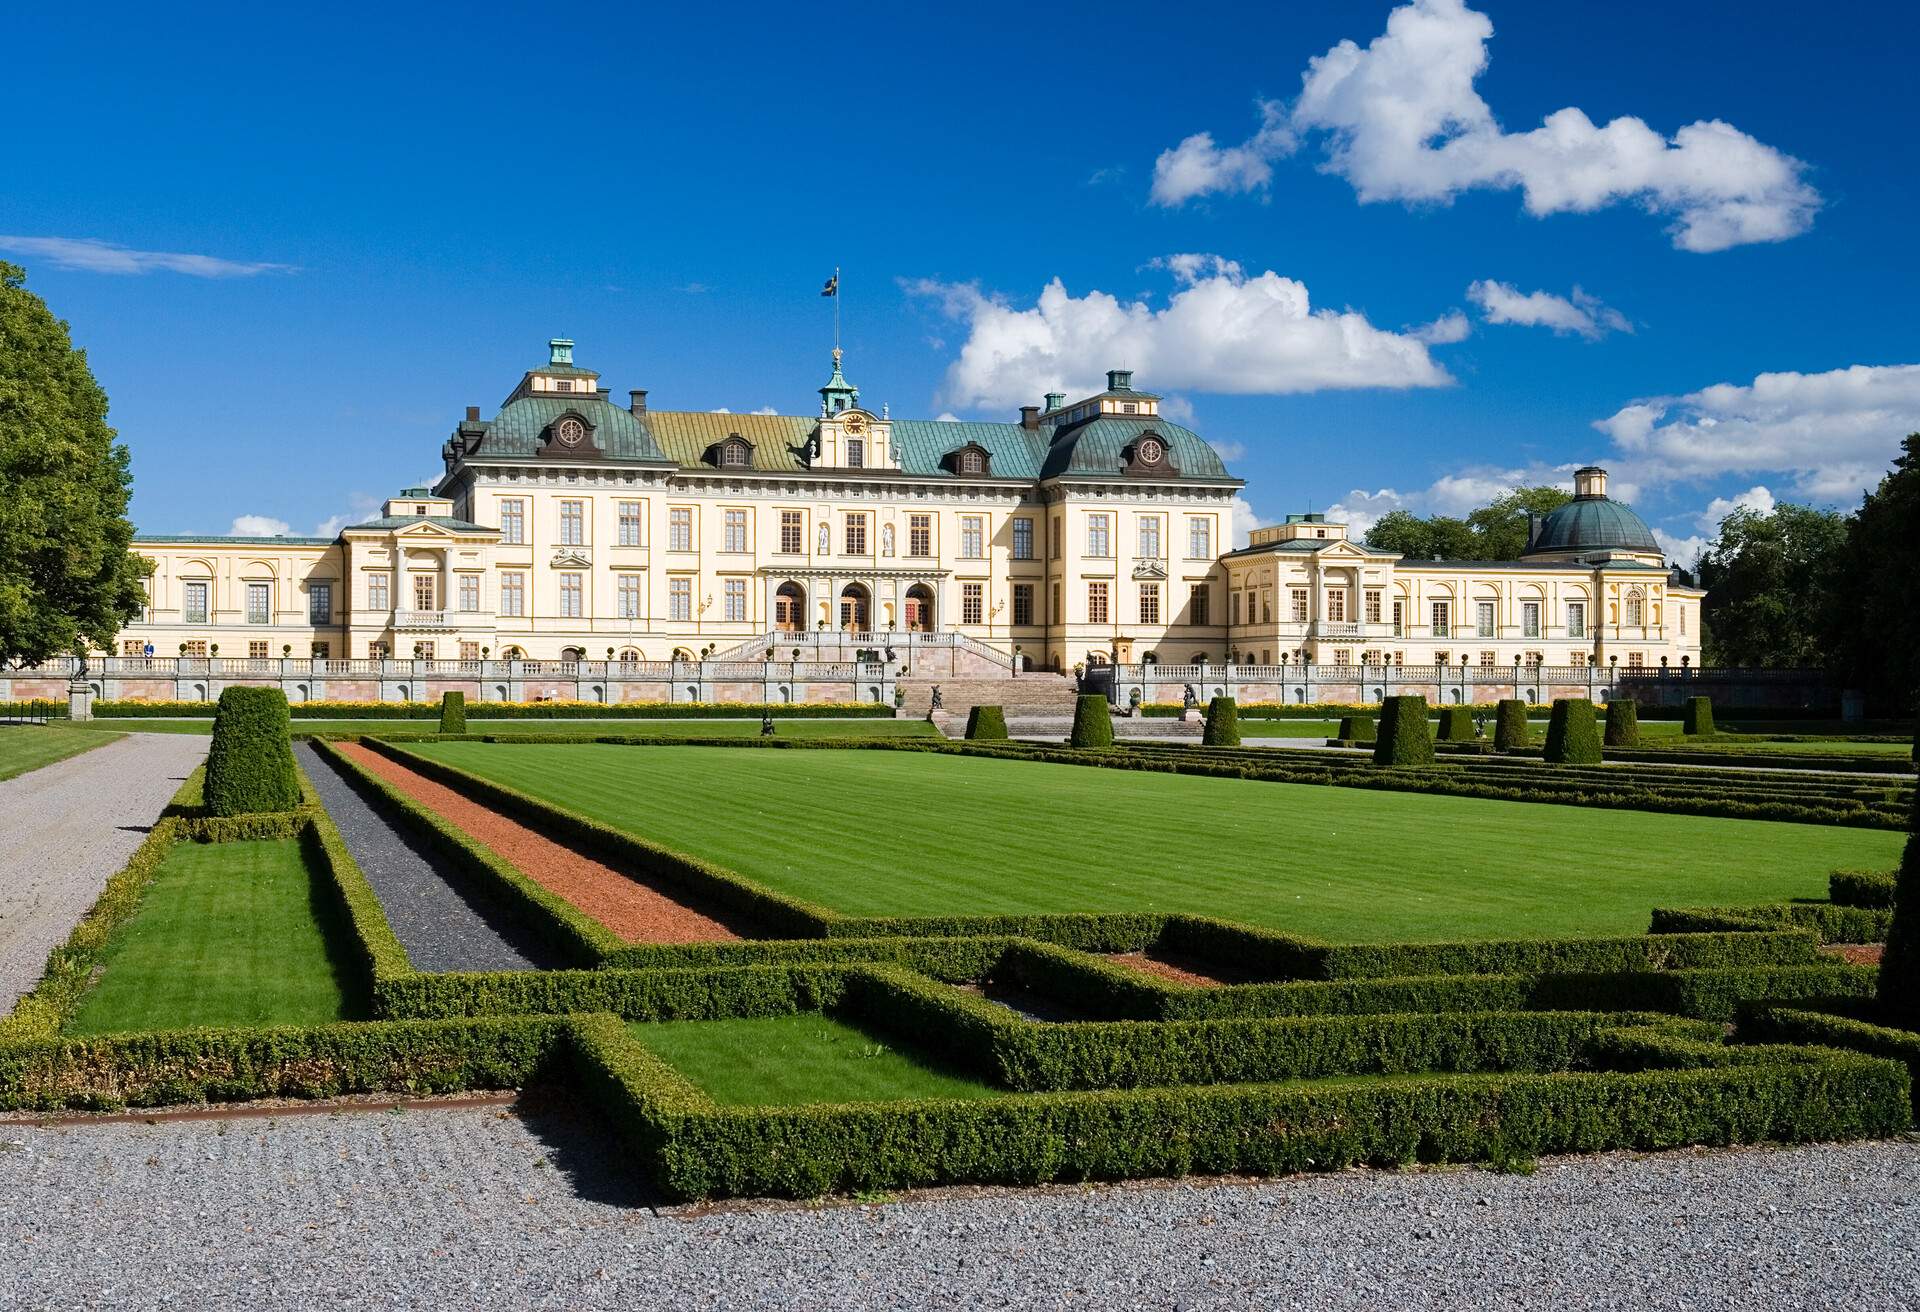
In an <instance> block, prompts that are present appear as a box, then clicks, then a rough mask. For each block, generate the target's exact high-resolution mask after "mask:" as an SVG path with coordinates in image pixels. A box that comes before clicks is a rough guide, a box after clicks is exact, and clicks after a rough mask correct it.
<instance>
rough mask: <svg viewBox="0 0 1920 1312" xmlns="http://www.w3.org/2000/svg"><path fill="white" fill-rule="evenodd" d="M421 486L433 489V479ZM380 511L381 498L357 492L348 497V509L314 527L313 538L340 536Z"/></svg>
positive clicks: (422, 482) (421, 483) (421, 481)
mask: <svg viewBox="0 0 1920 1312" xmlns="http://www.w3.org/2000/svg"><path fill="white" fill-rule="evenodd" d="M419 486H422V487H432V486H433V480H432V479H422V480H420V483H419ZM379 509H380V498H379V497H376V496H373V495H371V494H370V493H366V492H355V493H353V494H351V495H350V496H348V497H347V509H346V510H345V511H343V512H341V513H340V514H337V515H329V516H327V517H326V518H325V519H323V520H321V521H320V522H319V523H318V524H316V525H314V528H313V536H315V537H317V538H330V537H334V536H336V535H338V533H339V532H340V530H341V529H343V528H345V527H346V526H347V525H349V524H358V523H360V522H361V521H362V520H368V519H372V518H373V517H374V515H375V514H376V513H377V512H378V511H379Z"/></svg>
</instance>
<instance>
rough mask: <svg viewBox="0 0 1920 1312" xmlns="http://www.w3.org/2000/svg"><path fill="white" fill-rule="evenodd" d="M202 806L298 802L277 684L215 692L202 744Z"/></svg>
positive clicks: (233, 811) (252, 810)
mask: <svg viewBox="0 0 1920 1312" xmlns="http://www.w3.org/2000/svg"><path fill="white" fill-rule="evenodd" d="M206 799H207V802H206V804H207V810H208V812H209V813H211V814H213V815H217V816H234V815H256V814H260V813H263V812H269V811H291V810H293V809H294V808H295V807H296V806H298V805H300V782H299V774H298V771H297V770H296V769H295V767H294V764H293V742H292V738H291V737H290V736H289V729H288V724H287V698H286V695H285V694H284V693H282V692H281V691H280V690H279V689H278V688H250V687H233V688H228V689H227V690H226V691H224V692H222V693H221V694H220V711H219V713H218V714H217V715H215V716H214V718H213V741H212V743H211V744H210V745H209V747H208V749H207V783H206Z"/></svg>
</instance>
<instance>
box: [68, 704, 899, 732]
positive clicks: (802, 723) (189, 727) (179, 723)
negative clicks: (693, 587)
mask: <svg viewBox="0 0 1920 1312" xmlns="http://www.w3.org/2000/svg"><path fill="white" fill-rule="evenodd" d="M293 711H294V720H293V732H294V736H295V737H298V736H299V735H301V734H308V733H376V734H377V733H407V734H413V733H437V732H439V729H440V721H439V720H438V719H437V718H436V719H431V720H302V719H300V718H299V713H300V708H299V707H297V706H296V707H294V708H293ZM774 724H775V726H776V727H777V729H778V732H779V734H780V735H781V736H782V737H786V738H920V737H925V736H926V735H928V734H932V733H935V732H937V731H936V730H935V729H934V727H933V726H932V725H930V724H928V723H927V722H926V721H925V720H833V719H826V720H782V719H779V718H778V717H775V719H774ZM88 727H89V728H92V729H96V730H98V729H110V730H115V731H120V732H125V731H129V730H130V731H133V732H136V733H205V734H210V733H212V732H213V720H212V719H211V718H209V719H205V720H139V719H119V720H94V721H91V722H90V723H89V725H88ZM467 732H468V733H476V734H493V735H495V736H496V737H501V738H505V737H509V736H512V737H526V738H540V737H547V736H551V735H555V734H559V735H563V736H567V737H577V736H579V735H581V734H603V733H606V734H621V735H623V736H625V737H632V738H641V737H645V738H757V737H759V736H760V721H759V720H757V719H753V720H482V719H477V718H474V717H471V716H469V717H468V719H467Z"/></svg>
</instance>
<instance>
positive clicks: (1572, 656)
mask: <svg viewBox="0 0 1920 1312" xmlns="http://www.w3.org/2000/svg"><path fill="white" fill-rule="evenodd" d="M1567 664H1569V665H1571V666H1573V668H1574V669H1576V670H1584V669H1586V668H1587V654H1586V653H1585V652H1583V651H1570V652H1568V653H1567Z"/></svg>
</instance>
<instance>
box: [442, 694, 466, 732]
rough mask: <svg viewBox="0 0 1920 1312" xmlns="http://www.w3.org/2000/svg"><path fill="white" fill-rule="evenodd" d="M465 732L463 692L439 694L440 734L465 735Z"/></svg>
mask: <svg viewBox="0 0 1920 1312" xmlns="http://www.w3.org/2000/svg"><path fill="white" fill-rule="evenodd" d="M466 731H467V695H466V694H465V693H463V692H443V693H441V694H440V732H441V733H465V732H466Z"/></svg>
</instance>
